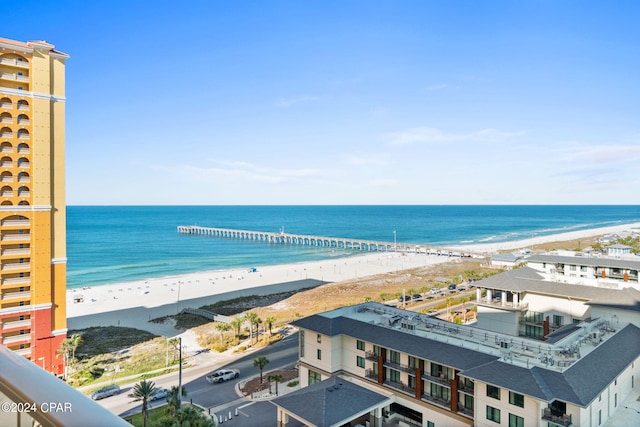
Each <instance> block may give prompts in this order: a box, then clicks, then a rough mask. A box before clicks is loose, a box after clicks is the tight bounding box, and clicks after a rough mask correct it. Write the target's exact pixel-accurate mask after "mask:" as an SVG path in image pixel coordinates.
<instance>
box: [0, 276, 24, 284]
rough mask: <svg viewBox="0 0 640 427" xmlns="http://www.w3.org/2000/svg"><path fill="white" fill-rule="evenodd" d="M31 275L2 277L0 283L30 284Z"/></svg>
mask: <svg viewBox="0 0 640 427" xmlns="http://www.w3.org/2000/svg"><path fill="white" fill-rule="evenodd" d="M30 284H31V277H29V276H25V277H11V278H8V279H2V285H30Z"/></svg>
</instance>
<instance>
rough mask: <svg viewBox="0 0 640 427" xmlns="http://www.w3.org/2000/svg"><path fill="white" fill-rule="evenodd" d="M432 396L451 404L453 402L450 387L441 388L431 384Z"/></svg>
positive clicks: (438, 385)
mask: <svg viewBox="0 0 640 427" xmlns="http://www.w3.org/2000/svg"><path fill="white" fill-rule="evenodd" d="M430 389H431V396H432V397H437V398H439V399H442V400H444V401H446V402H447V403H449V401H450V400H451V390H450V389H449V388H448V387H444V386H441V385H440V384H436V383H431V386H430Z"/></svg>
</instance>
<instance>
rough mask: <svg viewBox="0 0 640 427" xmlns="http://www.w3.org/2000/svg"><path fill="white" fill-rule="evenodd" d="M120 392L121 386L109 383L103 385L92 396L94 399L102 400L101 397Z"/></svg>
mask: <svg viewBox="0 0 640 427" xmlns="http://www.w3.org/2000/svg"><path fill="white" fill-rule="evenodd" d="M118 393H120V387H119V386H117V385H115V384H114V385H108V386H105V387H102V388H101V389H99V390H96V391H95V392H94V393H93V394H92V395H91V398H92V399H93V400H100V399H104V398H105V397H111V396H115V395H116V394H118Z"/></svg>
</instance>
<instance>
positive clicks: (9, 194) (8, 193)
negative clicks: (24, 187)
mask: <svg viewBox="0 0 640 427" xmlns="http://www.w3.org/2000/svg"><path fill="white" fill-rule="evenodd" d="M0 197H13V191H0Z"/></svg>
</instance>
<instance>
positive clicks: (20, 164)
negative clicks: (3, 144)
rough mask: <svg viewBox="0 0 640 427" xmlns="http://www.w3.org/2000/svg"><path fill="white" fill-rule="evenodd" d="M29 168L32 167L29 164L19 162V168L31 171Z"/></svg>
mask: <svg viewBox="0 0 640 427" xmlns="http://www.w3.org/2000/svg"><path fill="white" fill-rule="evenodd" d="M29 166H31V165H30V164H29V162H18V167H19V168H22V169H29Z"/></svg>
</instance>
